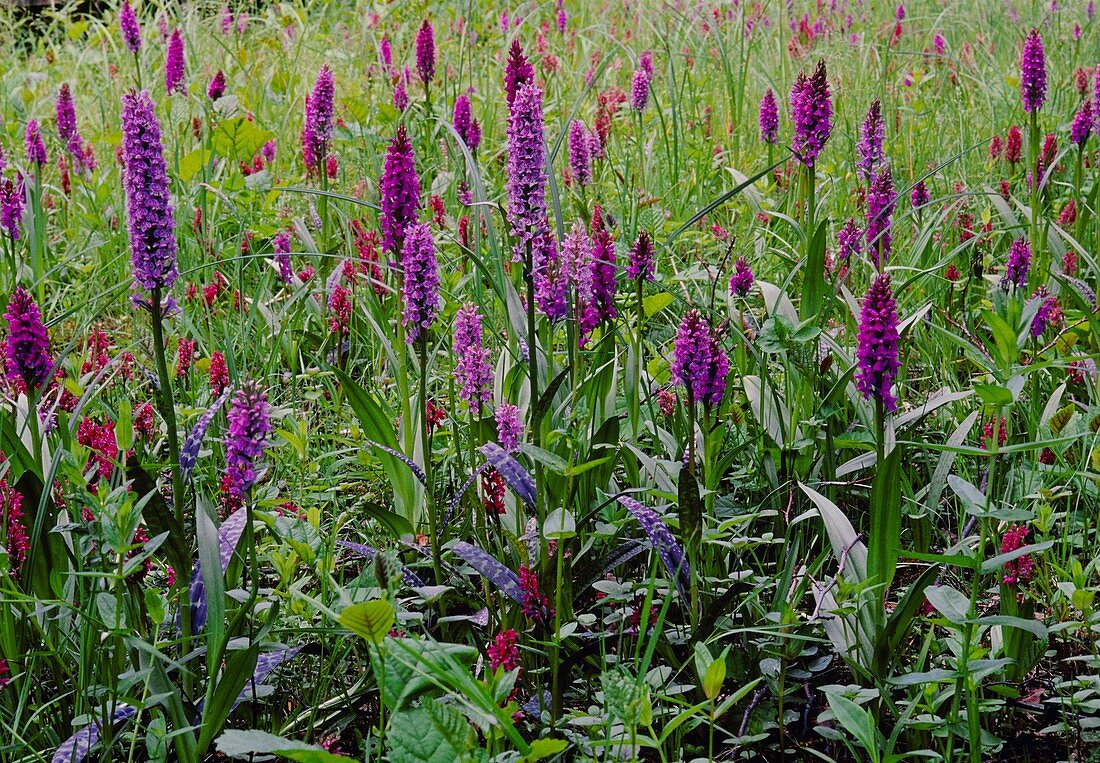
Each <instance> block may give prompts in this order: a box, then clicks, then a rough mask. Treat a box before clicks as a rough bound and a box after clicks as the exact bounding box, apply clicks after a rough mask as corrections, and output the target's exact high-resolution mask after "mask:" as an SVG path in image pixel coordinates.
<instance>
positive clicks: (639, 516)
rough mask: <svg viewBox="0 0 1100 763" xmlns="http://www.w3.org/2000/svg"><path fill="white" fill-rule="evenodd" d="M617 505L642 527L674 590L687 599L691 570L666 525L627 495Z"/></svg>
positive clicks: (653, 512)
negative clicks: (673, 583) (672, 581)
mask: <svg viewBox="0 0 1100 763" xmlns="http://www.w3.org/2000/svg"><path fill="white" fill-rule="evenodd" d="M619 503H621V504H622V505H623V506H625V507H626V510H627V511H629V512H630V513H631V515H632V516H633V517H634V518H635V519H636V520H638V524H640V525H641V526H642V529H643V530H645V534H646V535H648V536H649V540H650V542H651V543H652V544H653V546H654V547H655V548H656V549H657V553H658V554H659V555H660V557H661V561H662V562H663V563H664V565H665V569H666V570H668V574H669V576H670V577H671V578H672V579H673V580H674V581H676V590H677V591H679V592H680V596H682V597H684V598H687V594H688V588H689V587H690V586H691V568H690V566H689V565H688V561H687V559H686V558H684V551H683V549H681V548H680V544H679V543H677V542H676V539H675V538H674V537H673V536H672V531H671V530H669V529H668V525H666V524H665V523H664V522H662V521H661V518H660V517H659V516H657V512H655V511H654V510H653V509H651V508H649V507H648V506H644V505H642V504H640V503H638V502H637V501H635V500H634V499H633V498H631V497H630V496H628V495H621V496H619Z"/></svg>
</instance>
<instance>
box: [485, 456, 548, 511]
mask: <svg viewBox="0 0 1100 763" xmlns="http://www.w3.org/2000/svg"><path fill="white" fill-rule="evenodd" d="M481 452H482V454H483V455H484V456H485V457H486V458H487V459H489V463H490V464H492V465H493V468H494V469H496V470H497V472H499V473H500V476H501V477H503V478H504V481H505V482H507V483H508V487H510V488H512V492H514V493H515V494H516V495H517V496H519V498H520V500H521V501H523V502H524V503H525V504H527V505H528V506H530V507H531V508H535V480H534V479H532V478H531V475H530V473H529V472H528V471H527V470H526V469H524V468H523V467H522V466H521V465H520V463H519V461H517V460H516V459H514V458H512V456H511V455H509V454H508V452H507V451H506V450H504V448H502V447H500V446H499V445H497V444H496V443H495V442H487V443H485V444H484V445H482V446H481Z"/></svg>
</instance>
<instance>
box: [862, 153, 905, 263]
mask: <svg viewBox="0 0 1100 763" xmlns="http://www.w3.org/2000/svg"><path fill="white" fill-rule="evenodd" d="M896 203H897V192H896V191H895V190H894V175H893V173H892V172H891V171H890V165H886V166H884V167H883V168H882V169H880V170H879V171H878V172H877V173H875V178H874V180H873V181H872V182H871V187H870V189H868V191H867V230H866V231H865V233H864V235H865V237H866V239H867V250H868V251H869V252H870V254H871V260H872V261H873V262H874V263H875V267H876V268H879V269H881V268H883V267H885V266H886V262H887V260H889V259H890V251H891V249H892V246H893V235H892V233H891V227H892V225H893V222H892V218H893V215H894V207H895V206H896Z"/></svg>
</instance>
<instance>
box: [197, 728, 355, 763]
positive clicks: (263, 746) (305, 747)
mask: <svg viewBox="0 0 1100 763" xmlns="http://www.w3.org/2000/svg"><path fill="white" fill-rule="evenodd" d="M217 747H218V752H220V753H221V754H222V755H226V756H228V757H230V758H248V759H251V758H252V757H253V756H254V755H278V756H280V757H283V758H287V759H288V760H295V761H299V763H349V761H354V758H348V757H345V756H343V755H334V754H332V753H331V752H328V751H327V750H325V749H324V748H322V747H319V746H317V745H313V744H306V743H305V742H299V741H297V740H294V739H284V738H283V737H280V736H275V735H274V734H269V733H268V732H266V731H254V730H253V731H239V730H233V731H226V732H225V733H224V734H222V735H221V736H220V737H218V741H217Z"/></svg>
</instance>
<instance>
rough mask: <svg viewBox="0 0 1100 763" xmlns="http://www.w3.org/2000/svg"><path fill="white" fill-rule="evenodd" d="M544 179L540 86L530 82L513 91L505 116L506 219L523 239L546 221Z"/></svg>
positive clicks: (513, 233)
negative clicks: (514, 94)
mask: <svg viewBox="0 0 1100 763" xmlns="http://www.w3.org/2000/svg"><path fill="white" fill-rule="evenodd" d="M546 182H547V174H546V146H545V144H544V137H543V121H542V90H541V89H540V88H539V86H538V85H536V84H535V83H533V82H530V83H526V84H524V85H523V86H522V87H521V88H520V90H519V92H518V93H516V98H515V100H514V101H512V105H511V111H510V114H509V117H508V182H507V188H508V221H509V223H510V224H511V227H512V235H513V236H514V237H516V239H517V240H519V241H520V242H522V243H526V244H530V243H531V242H532V240H533V239H534V237H535V235H537V233H538V231H539V230H540V229H541V228H542V227H543V226H544V225H545V224H546Z"/></svg>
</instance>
